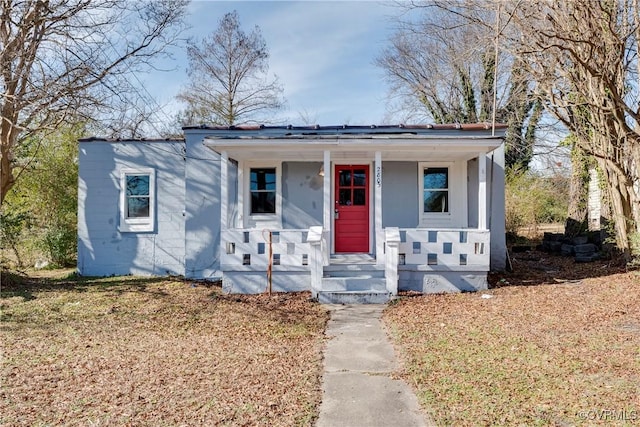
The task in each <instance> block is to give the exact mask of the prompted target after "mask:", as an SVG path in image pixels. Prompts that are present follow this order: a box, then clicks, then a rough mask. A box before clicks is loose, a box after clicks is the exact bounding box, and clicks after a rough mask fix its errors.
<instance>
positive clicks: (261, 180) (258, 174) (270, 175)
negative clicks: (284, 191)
mask: <svg viewBox="0 0 640 427" xmlns="http://www.w3.org/2000/svg"><path fill="white" fill-rule="evenodd" d="M275 189H276V170H275V169H274V168H261V169H251V190H252V191H253V190H269V191H275Z"/></svg>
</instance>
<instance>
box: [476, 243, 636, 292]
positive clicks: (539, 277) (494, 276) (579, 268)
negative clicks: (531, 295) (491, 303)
mask: <svg viewBox="0 0 640 427" xmlns="http://www.w3.org/2000/svg"><path fill="white" fill-rule="evenodd" d="M509 259H510V261H511V270H510V271H504V272H490V273H489V287H490V288H499V287H503V286H535V285H553V284H559V283H578V282H580V281H582V280H584V279H587V278H595V277H602V276H609V275H611V274H616V273H624V272H626V271H628V268H627V267H626V265H625V262H624V261H623V259H622V258H621V257H615V256H612V257H610V258H608V259H600V260H596V261H592V262H583V263H581V262H576V261H575V259H574V257H572V256H562V255H559V254H552V253H547V252H543V251H540V250H536V249H534V246H532V247H531V249H529V250H521V249H520V250H519V251H513V250H512V249H510V250H509Z"/></svg>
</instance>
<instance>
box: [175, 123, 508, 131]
mask: <svg viewBox="0 0 640 427" xmlns="http://www.w3.org/2000/svg"><path fill="white" fill-rule="evenodd" d="M491 128H492V125H491V123H487V122H481V123H450V124H413V125H412V124H402V123H401V124H397V125H329V126H320V125H308V126H293V125H283V126H267V125H237V126H209V125H204V124H203V125H193V126H183V127H182V129H183V130H196V129H203V130H218V131H259V130H297V131H313V130H324V131H331V130H335V131H341V130H368V131H371V130H398V129H408V130H411V129H433V130H470V131H478V130H491ZM506 128H507V125H506V124H504V123H496V124H495V129H506Z"/></svg>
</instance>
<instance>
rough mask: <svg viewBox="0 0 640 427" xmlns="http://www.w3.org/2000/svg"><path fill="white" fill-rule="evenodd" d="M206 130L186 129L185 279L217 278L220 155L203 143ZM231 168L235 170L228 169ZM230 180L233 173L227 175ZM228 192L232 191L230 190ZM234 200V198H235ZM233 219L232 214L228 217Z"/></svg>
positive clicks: (218, 269) (220, 274)
mask: <svg viewBox="0 0 640 427" xmlns="http://www.w3.org/2000/svg"><path fill="white" fill-rule="evenodd" d="M210 134H211V131H210V130H206V129H189V130H185V140H186V186H185V188H186V197H185V203H186V204H185V215H186V217H185V254H186V257H185V276H186V277H190V278H196V279H218V278H220V277H222V273H221V271H220V161H221V160H220V156H219V155H218V154H216V153H215V152H214V151H213V150H211V149H209V148H207V147H205V146H204V144H203V139H204V137H205V136H207V135H210ZM229 169H234V168H229ZM229 175H230V176H229V178H230V179H233V177H235V173H230V174H229ZM230 189H235V186H234V187H231V188H230ZM234 197H235V196H234ZM228 218H229V219H232V215H229V217H228Z"/></svg>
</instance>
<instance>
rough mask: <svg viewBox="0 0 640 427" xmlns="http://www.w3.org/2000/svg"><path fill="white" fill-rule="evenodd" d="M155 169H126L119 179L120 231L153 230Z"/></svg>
mask: <svg viewBox="0 0 640 427" xmlns="http://www.w3.org/2000/svg"><path fill="white" fill-rule="evenodd" d="M154 196H155V171H154V170H153V169H135V170H134V169H126V170H123V171H122V172H121V179H120V231H124V232H140V231H153V229H154V211H155V209H154V205H155V200H154V198H155V197H154Z"/></svg>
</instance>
